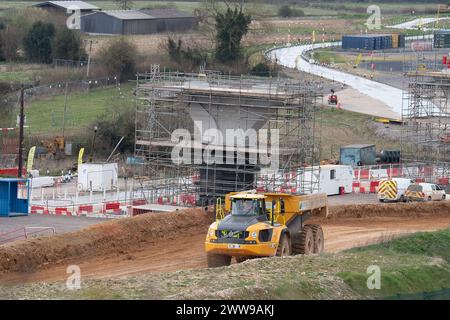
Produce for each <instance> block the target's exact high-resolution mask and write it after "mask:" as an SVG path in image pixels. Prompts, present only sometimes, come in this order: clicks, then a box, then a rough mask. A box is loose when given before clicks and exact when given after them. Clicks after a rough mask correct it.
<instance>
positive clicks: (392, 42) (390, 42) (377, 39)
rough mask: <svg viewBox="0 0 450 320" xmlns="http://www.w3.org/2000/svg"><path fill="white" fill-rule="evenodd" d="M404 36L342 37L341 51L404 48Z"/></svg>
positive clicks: (371, 35)
mask: <svg viewBox="0 0 450 320" xmlns="http://www.w3.org/2000/svg"><path fill="white" fill-rule="evenodd" d="M404 47H405V36H404V35H400V34H366V35H344V36H342V49H344V50H348V49H357V50H370V51H373V50H386V49H393V48H395V49H396V48H404Z"/></svg>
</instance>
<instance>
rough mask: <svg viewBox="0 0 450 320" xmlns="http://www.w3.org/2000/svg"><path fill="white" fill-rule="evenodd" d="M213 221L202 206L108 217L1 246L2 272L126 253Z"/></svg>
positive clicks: (30, 269) (23, 270)
mask: <svg viewBox="0 0 450 320" xmlns="http://www.w3.org/2000/svg"><path fill="white" fill-rule="evenodd" d="M210 223H211V218H210V215H208V214H206V213H205V212H204V211H203V210H202V209H186V210H180V211H177V212H171V213H156V214H155V213H153V214H144V215H140V216H136V217H132V218H124V219H120V220H113V221H108V222H105V223H101V224H97V225H93V226H90V227H87V228H85V229H82V230H79V231H76V232H72V233H66V234H61V235H55V236H51V237H42V238H36V239H30V240H25V241H19V242H14V243H11V244H7V245H3V246H0V273H5V272H11V271H17V272H28V271H34V270H36V269H37V268H39V267H44V266H45V265H49V264H54V263H58V262H61V261H63V260H70V259H74V258H80V257H82V258H89V257H95V256H101V255H106V254H108V255H111V254H125V253H127V252H128V251H129V249H130V248H133V249H136V248H139V246H142V245H145V244H149V243H154V242H159V241H161V239H164V238H174V237H180V236H181V235H183V234H184V235H188V234H190V233H198V232H203V233H205V234H206V230H207V228H208V226H209V224H210Z"/></svg>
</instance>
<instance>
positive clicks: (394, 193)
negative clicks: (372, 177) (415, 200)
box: [378, 178, 412, 202]
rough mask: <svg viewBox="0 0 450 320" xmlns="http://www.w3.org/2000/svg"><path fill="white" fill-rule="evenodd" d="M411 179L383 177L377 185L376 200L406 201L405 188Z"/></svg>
mask: <svg viewBox="0 0 450 320" xmlns="http://www.w3.org/2000/svg"><path fill="white" fill-rule="evenodd" d="M411 183H412V180H411V179H405V178H393V179H383V180H381V181H380V184H379V185H378V200H379V201H380V202H385V201H403V202H406V201H407V200H408V198H407V197H406V190H407V189H408V187H409V186H410V185H411Z"/></svg>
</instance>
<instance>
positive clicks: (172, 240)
mask: <svg viewBox="0 0 450 320" xmlns="http://www.w3.org/2000/svg"><path fill="white" fill-rule="evenodd" d="M425 205H426V207H419V209H421V210H422V211H421V212H418V211H416V212H415V213H414V214H409V215H405V214H403V215H402V214H401V213H399V212H403V211H402V210H397V212H396V214H394V212H393V213H392V214H393V215H394V216H378V217H372V216H370V214H369V215H368V216H361V217H360V218H355V215H353V217H342V218H339V219H338V218H337V217H336V214H337V213H340V214H342V215H343V216H351V215H352V214H351V210H350V209H352V208H353V206H352V207H347V208H346V209H345V210H344V209H343V208H342V206H340V207H336V208H334V210H331V211H332V216H334V217H333V218H331V219H324V218H314V220H317V221H318V222H320V223H322V225H323V228H324V232H325V244H326V245H325V251H326V252H336V251H340V250H344V249H348V248H351V247H355V246H362V245H367V244H370V243H375V242H379V241H383V240H387V239H390V238H392V237H394V236H398V235H400V234H405V233H411V232H417V231H431V230H436V229H443V228H449V227H450V210H449V208H450V206H446V205H445V206H442V205H438V204H431V205H429V204H425ZM421 206H423V205H421ZM431 207H433V210H431V209H430V208H431ZM364 208H366V209H365V210H364V211H366V212H368V211H367V210H368V209H367V208H368V207H367V206H365V207H364ZM378 208H379V207H378V206H377V207H376V208H375V210H374V209H373V208H372V211H376V210H378ZM405 208H406V207H405ZM436 208H438V209H439V210H438V211H436V210H434V209H436ZM408 209H409V208H408ZM361 210H362V209H361V207H360V208H359V209H358V211H357V212H361ZM394 211H395V210H394ZM333 212H334V214H333ZM355 212H356V211H355ZM431 212H434V214H431ZM190 214H192V212H191V213H190ZM178 215H179V213H178ZM194 215H195V216H196V217H197V223H195V224H194V225H190V226H189V225H187V226H189V227H187V228H186V229H185V230H184V231H181V229H178V230H177V231H178V232H176V233H172V234H171V235H169V236H165V237H164V240H160V241H156V238H155V239H153V240H152V241H147V242H145V243H144V244H143V245H136V246H128V248H127V250H123V248H121V249H120V250H118V251H117V250H114V247H115V245H114V244H113V245H111V247H112V248H111V250H110V251H112V252H110V253H107V251H108V250H106V251H105V250H103V249H102V250H101V251H99V252H100V253H98V254H95V255H90V256H87V257H85V258H79V257H77V255H74V256H72V257H71V258H70V259H64V261H55V263H51V265H48V264H43V265H40V266H39V267H37V268H36V270H37V271H34V272H29V271H28V272H17V271H14V272H4V273H3V274H0V283H2V284H14V283H24V282H36V281H46V282H48V281H57V280H65V279H66V278H67V276H68V275H67V274H66V268H67V266H69V265H71V264H77V265H79V266H80V268H81V272H82V275H83V277H85V278H112V277H121V276H125V275H130V274H133V273H144V272H168V271H176V270H181V269H193V268H204V267H206V265H205V254H204V250H203V241H204V237H205V232H206V229H207V225H208V223H207V220H206V219H202V220H199V219H198V218H199V217H203V216H202V214H200V213H198V212H197V213H195V214H194ZM141 220H143V219H141ZM147 220H148V218H147ZM144 221H145V220H144ZM149 221H150V220H148V221H145V222H146V223H147V222H149ZM169 222H170V223H169V224H171V220H170V219H169ZM128 224H129V223H128ZM168 228H169V230H170V229H171V228H173V225H169V227H168ZM89 229H90V228H88V230H89ZM169 233H170V231H169ZM111 243H113V242H111ZM11 247H13V248H15V249H18V248H16V247H15V246H11ZM19 247H20V246H19ZM10 249H11V248H10ZM1 254H2V251H1V250H0V258H1V257H2V255H1ZM4 271H6V270H4Z"/></svg>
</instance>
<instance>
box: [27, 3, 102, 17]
mask: <svg viewBox="0 0 450 320" xmlns="http://www.w3.org/2000/svg"><path fill="white" fill-rule="evenodd" d="M34 7H36V8H41V9H43V10H45V11H48V12H50V13H54V14H59V15H64V16H67V15H69V14H70V13H71V12H72V10H80V13H81V14H82V15H84V14H89V13H92V12H95V11H100V10H101V9H100V8H99V7H97V6H94V5H93V4H90V3H87V2H84V1H45V2H40V3H37V4H35V5H34Z"/></svg>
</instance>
